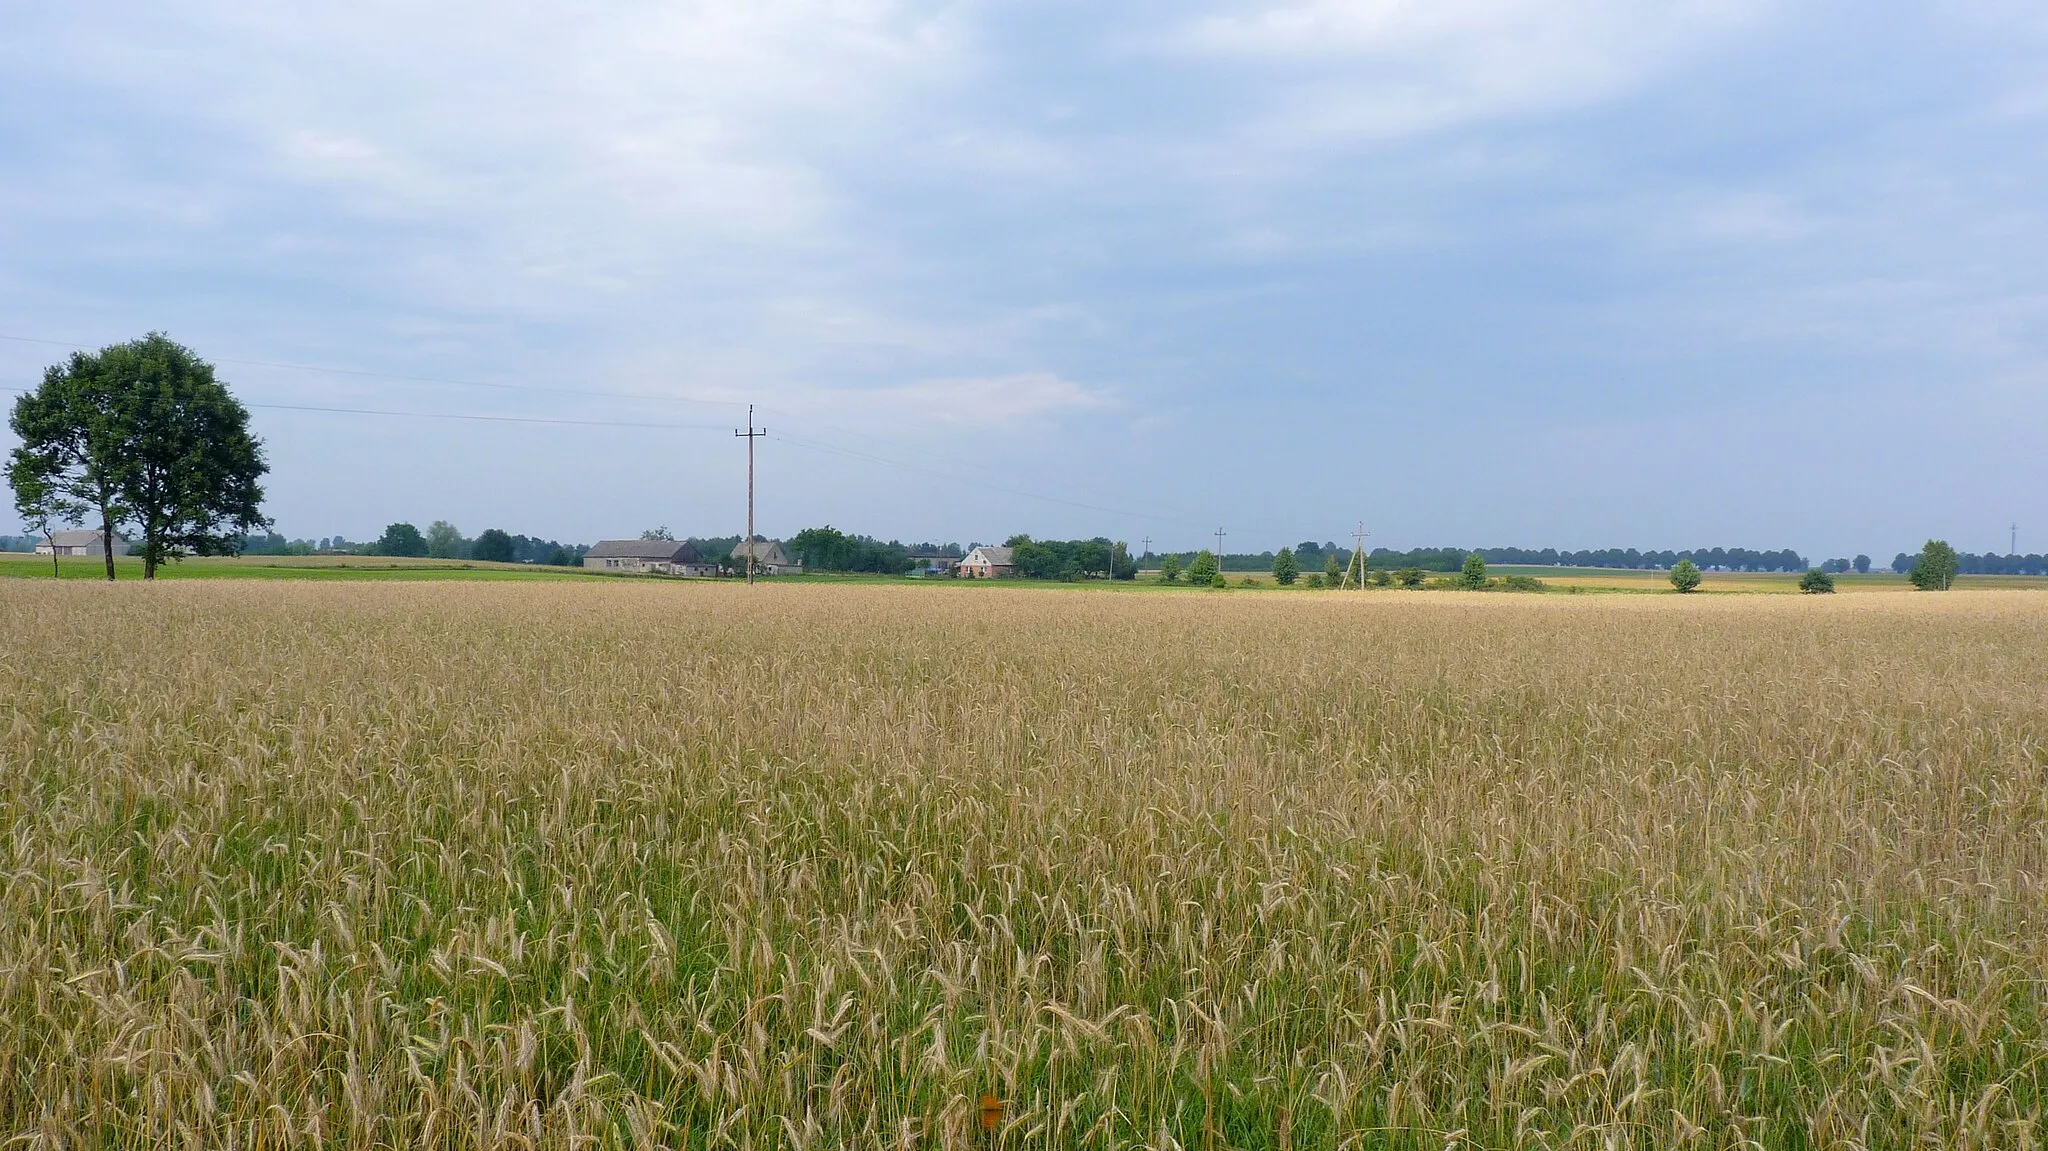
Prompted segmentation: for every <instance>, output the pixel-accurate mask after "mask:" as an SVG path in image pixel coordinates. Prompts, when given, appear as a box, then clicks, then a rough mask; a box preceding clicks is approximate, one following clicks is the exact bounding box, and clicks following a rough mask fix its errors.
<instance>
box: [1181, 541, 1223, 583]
mask: <svg viewBox="0 0 2048 1151" xmlns="http://www.w3.org/2000/svg"><path fill="white" fill-rule="evenodd" d="M1222 573H1223V569H1222V567H1221V566H1220V565H1219V564H1217V562H1216V553H1215V552H1212V551H1210V550H1209V549H1208V548H1203V549H1202V550H1201V551H1198V552H1196V553H1195V559H1194V562H1193V563H1190V564H1189V565H1188V582H1189V583H1191V584H1194V585H1195V586H1196V587H1203V586H1207V585H1211V584H1214V583H1215V582H1216V581H1217V580H1219V579H1221V578H1223V575H1222Z"/></svg>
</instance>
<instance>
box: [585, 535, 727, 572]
mask: <svg viewBox="0 0 2048 1151" xmlns="http://www.w3.org/2000/svg"><path fill="white" fill-rule="evenodd" d="M583 566H584V567H585V568H588V569H590V570H592V571H608V572H619V573H622V574H623V573H628V572H637V573H641V574H655V575H679V576H715V575H717V574H718V565H717V564H713V563H706V562H705V561H704V557H703V556H702V555H701V554H699V552H698V551H697V549H696V547H695V546H694V545H692V544H691V543H690V542H689V541H688V540H599V541H598V542H597V544H596V546H594V547H592V548H591V549H590V550H589V551H587V552H584V553H583Z"/></svg>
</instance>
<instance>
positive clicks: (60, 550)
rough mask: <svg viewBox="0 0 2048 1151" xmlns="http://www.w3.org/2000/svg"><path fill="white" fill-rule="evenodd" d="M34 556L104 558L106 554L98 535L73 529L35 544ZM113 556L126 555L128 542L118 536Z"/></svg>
mask: <svg viewBox="0 0 2048 1151" xmlns="http://www.w3.org/2000/svg"><path fill="white" fill-rule="evenodd" d="M36 554H37V555H39V556H47V555H59V556H104V555H106V554H107V552H106V549H105V548H103V547H101V546H100V533H98V532H96V531H94V530H93V529H91V528H74V529H72V530H70V531H65V532H56V533H54V534H52V535H51V536H50V537H49V538H48V539H46V540H44V541H43V542H42V543H39V544H37V545H36ZM114 554H115V555H117V556H125V555H127V554H128V541H127V540H125V539H122V538H121V537H120V536H119V535H116V536H115V537H114Z"/></svg>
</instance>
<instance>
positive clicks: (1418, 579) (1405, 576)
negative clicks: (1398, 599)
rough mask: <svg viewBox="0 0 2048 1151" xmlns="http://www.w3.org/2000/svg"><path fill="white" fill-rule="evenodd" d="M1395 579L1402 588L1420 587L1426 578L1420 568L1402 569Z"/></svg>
mask: <svg viewBox="0 0 2048 1151" xmlns="http://www.w3.org/2000/svg"><path fill="white" fill-rule="evenodd" d="M1395 578H1396V579H1398V580H1400V581H1401V586H1402V587H1421V586H1422V581H1423V579H1424V578H1426V577H1425V575H1424V573H1423V570H1422V569H1421V568H1402V569H1401V570H1400V572H1399V573H1398V574H1397V575H1396V576H1395Z"/></svg>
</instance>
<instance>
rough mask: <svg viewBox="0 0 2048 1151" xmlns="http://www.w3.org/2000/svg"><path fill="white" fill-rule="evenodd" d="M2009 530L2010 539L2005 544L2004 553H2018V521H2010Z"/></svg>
mask: <svg viewBox="0 0 2048 1151" xmlns="http://www.w3.org/2000/svg"><path fill="white" fill-rule="evenodd" d="M2011 530H2012V540H2011V542H2009V543H2007V544H2006V545H2005V549H2006V550H2005V554H2007V555H2018V554H2019V553H2020V521H2018V520H2014V521H2012V525H2011Z"/></svg>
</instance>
